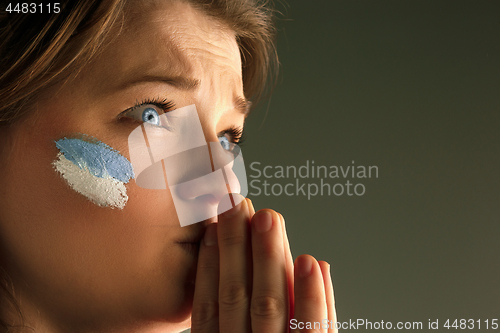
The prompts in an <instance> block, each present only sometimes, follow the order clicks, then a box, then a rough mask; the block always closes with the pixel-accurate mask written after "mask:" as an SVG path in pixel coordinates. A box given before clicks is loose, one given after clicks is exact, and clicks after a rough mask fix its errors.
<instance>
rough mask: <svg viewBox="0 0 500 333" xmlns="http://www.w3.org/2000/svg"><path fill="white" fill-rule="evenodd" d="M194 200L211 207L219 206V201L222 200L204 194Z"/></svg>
mask: <svg viewBox="0 0 500 333" xmlns="http://www.w3.org/2000/svg"><path fill="white" fill-rule="evenodd" d="M194 199H195V200H196V201H198V202H199V203H201V204H205V205H210V206H217V205H218V204H219V201H220V198H219V199H218V198H216V197H215V196H214V195H212V194H203V195H200V196H198V197H196V198H194Z"/></svg>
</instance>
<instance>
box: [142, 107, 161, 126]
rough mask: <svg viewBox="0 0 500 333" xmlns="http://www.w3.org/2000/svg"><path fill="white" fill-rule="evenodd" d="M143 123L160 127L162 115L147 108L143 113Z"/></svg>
mask: <svg viewBox="0 0 500 333" xmlns="http://www.w3.org/2000/svg"><path fill="white" fill-rule="evenodd" d="M142 121H143V122H145V123H150V124H152V125H156V126H159V125H160V115H159V114H158V112H156V110H155V109H153V108H147V109H145V110H144V111H143V112H142Z"/></svg>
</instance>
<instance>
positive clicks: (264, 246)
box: [250, 209, 288, 332]
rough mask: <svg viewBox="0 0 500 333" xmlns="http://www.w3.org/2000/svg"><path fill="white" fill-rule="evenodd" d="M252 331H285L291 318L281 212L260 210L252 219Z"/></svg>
mask: <svg viewBox="0 0 500 333" xmlns="http://www.w3.org/2000/svg"><path fill="white" fill-rule="evenodd" d="M252 259H253V289H252V300H251V306H250V314H251V319H252V332H284V331H285V329H286V327H287V317H288V307H287V299H288V296H287V294H288V289H287V281H286V264H285V251H284V244H283V233H282V228H281V220H280V217H279V215H278V214H277V213H276V212H274V211H272V210H267V209H266V210H260V211H258V212H257V213H256V214H255V215H254V217H253V219H252Z"/></svg>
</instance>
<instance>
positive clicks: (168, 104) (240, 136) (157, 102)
mask: <svg viewBox="0 0 500 333" xmlns="http://www.w3.org/2000/svg"><path fill="white" fill-rule="evenodd" d="M147 104H150V105H154V106H156V107H158V108H159V109H161V110H163V112H164V113H166V112H168V111H172V110H174V109H175V103H174V102H173V101H170V100H168V99H167V98H160V97H156V98H152V99H151V98H146V99H143V100H142V101H141V102H139V101H137V102H136V103H135V105H134V106H133V107H131V108H128V109H127V110H125V111H123V112H122V116H125V115H126V114H127V113H128V112H130V111H132V110H134V109H136V108H139V107H141V106H143V105H147ZM226 134H228V135H229V140H230V141H231V143H234V144H238V145H239V146H241V145H242V144H243V142H244V141H245V140H246V135H245V133H244V131H243V127H236V126H232V127H230V128H228V129H226V130H224V131H222V132H220V133H219V134H218V136H219V137H222V136H224V135H226Z"/></svg>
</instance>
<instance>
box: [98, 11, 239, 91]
mask: <svg viewBox="0 0 500 333" xmlns="http://www.w3.org/2000/svg"><path fill="white" fill-rule="evenodd" d="M116 29H117V30H116V33H114V34H112V36H111V38H110V41H109V42H108V44H107V45H106V48H105V50H104V52H103V53H102V54H100V55H99V57H98V58H97V60H96V61H95V62H94V64H93V66H92V67H94V69H96V70H97V72H98V73H103V74H109V73H113V75H112V76H111V77H110V75H102V78H101V83H102V84H101V85H100V86H101V87H103V88H105V87H109V88H111V87H113V86H115V85H116V84H117V83H118V82H127V81H130V80H132V79H133V78H134V77H137V76H148V75H150V76H157V75H159V74H167V75H169V76H172V77H192V78H194V79H195V80H205V81H206V80H207V77H210V76H213V75H214V74H217V75H220V74H226V77H233V78H234V79H233V80H232V81H234V82H235V83H237V82H240V81H241V76H242V74H241V59H240V52H239V47H238V44H237V42H236V37H235V35H234V32H233V31H232V30H230V29H229V28H228V27H226V26H225V25H224V24H223V23H221V22H219V21H217V20H216V19H214V18H211V17H209V16H207V15H205V14H204V13H202V12H200V11H199V10H197V9H194V8H193V7H192V6H191V5H189V4H188V3H186V2H183V1H144V2H143V1H132V2H130V3H129V4H128V5H127V7H126V9H125V15H124V20H123V22H122V24H117V26H116ZM94 72H95V71H94ZM227 74H229V75H227ZM98 75H99V74H98ZM105 90H106V89H104V90H102V89H101V90H100V91H101V92H105ZM241 90H242V87H241Z"/></svg>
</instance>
